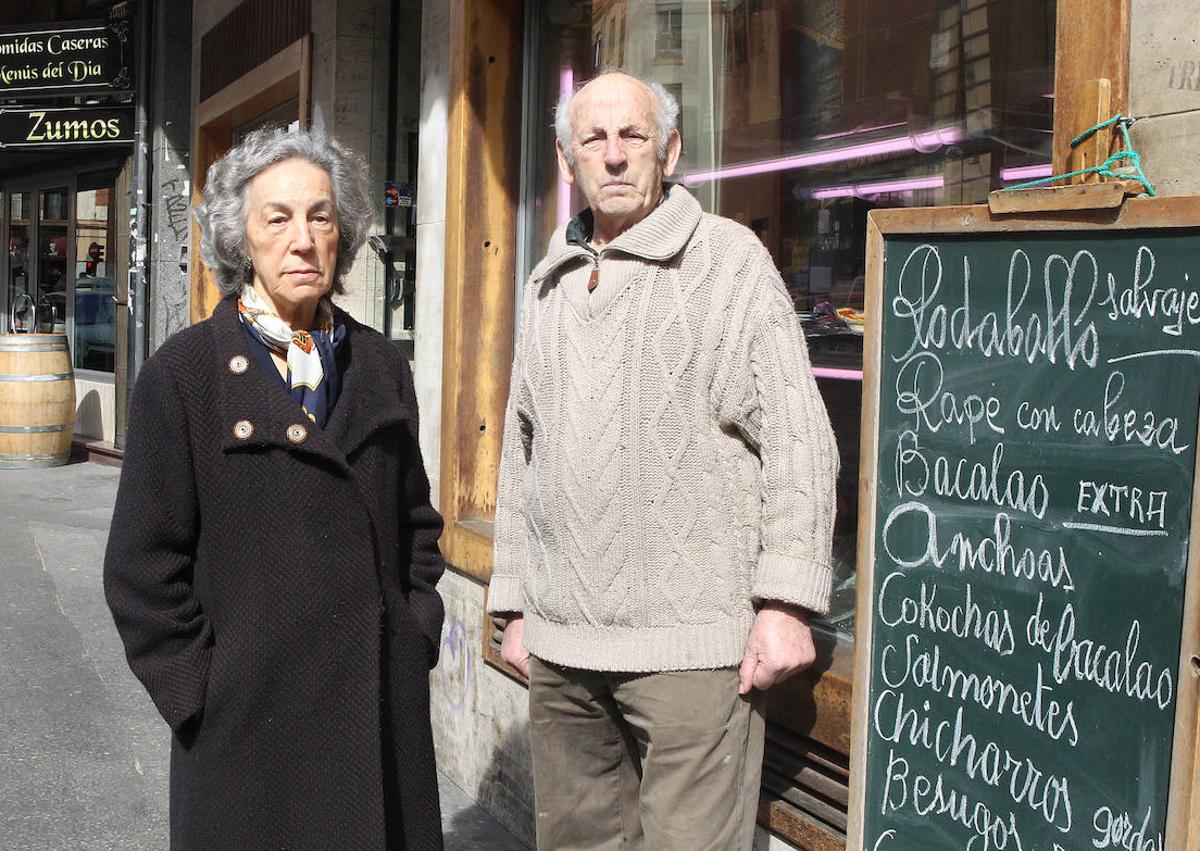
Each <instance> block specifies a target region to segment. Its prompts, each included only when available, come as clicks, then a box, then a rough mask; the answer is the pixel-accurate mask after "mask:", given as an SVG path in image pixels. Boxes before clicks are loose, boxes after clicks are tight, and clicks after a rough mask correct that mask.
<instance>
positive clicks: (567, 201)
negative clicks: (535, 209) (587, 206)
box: [556, 66, 575, 225]
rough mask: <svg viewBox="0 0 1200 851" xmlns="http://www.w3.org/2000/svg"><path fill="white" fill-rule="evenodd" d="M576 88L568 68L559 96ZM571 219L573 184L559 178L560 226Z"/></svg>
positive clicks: (562, 72) (562, 74)
mask: <svg viewBox="0 0 1200 851" xmlns="http://www.w3.org/2000/svg"><path fill="white" fill-rule="evenodd" d="M574 88H575V69H573V68H571V67H570V66H567V67H565V68H562V69H561V70H560V71H559V72H558V96H559V97H560V98H561V97H562V96H563V95H569V94H570V93H571V90H572V89H574ZM569 218H571V184H569V183H567V182H566V181H565V180H563V179H562V176H561V175H560V176H559V178H558V219H557V220H556V221H557V222H558V224H560V225H561V224H562V223H563V222H565V221H567V220H568V219H569Z"/></svg>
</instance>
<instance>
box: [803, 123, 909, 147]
mask: <svg viewBox="0 0 1200 851" xmlns="http://www.w3.org/2000/svg"><path fill="white" fill-rule="evenodd" d="M903 126H904V122H903V121H897V122H896V123H895V124H879V125H876V126H875V127H860V128H859V129H857V130H843V131H842V132H841V133H822V134H821V135H820V136H813V138H814V139H817V140H819V141H822V142H824V141H825V140H827V139H843V138H845V137H846V136H861V135H862V134H863V133H873V132H875V131H876V130H891V129H892V128H893V127H903Z"/></svg>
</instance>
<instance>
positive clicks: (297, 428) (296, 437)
mask: <svg viewBox="0 0 1200 851" xmlns="http://www.w3.org/2000/svg"><path fill="white" fill-rule="evenodd" d="M287 439H288V440H290V441H291V442H292V443H297V444H299V443H303V442H304V441H306V440H308V429H306V428H305V427H304V426H302V425H300V424H299V423H296V424H295V425H290V426H288V429H287Z"/></svg>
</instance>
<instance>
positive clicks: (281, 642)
mask: <svg viewBox="0 0 1200 851" xmlns="http://www.w3.org/2000/svg"><path fill="white" fill-rule="evenodd" d="M339 316H340V318H341V320H342V321H343V322H344V323H345V324H346V326H347V334H346V339H345V342H344V343H343V346H342V348H341V349H340V350H339V358H340V359H341V363H340V366H341V370H340V372H341V375H342V387H341V392H340V395H339V397H338V399H337V402H336V404H335V406H334V408H333V411H332V413H331V414H330V417H329V422H328V423H327V424H326V427H325V429H323V430H322V429H321V428H319V427H318V426H317V425H316V424H314V423H312V422H310V421H309V420H308V419H307V417H305V416H304V414H303V413H302V412H301V411H300V408H299V406H298V405H297V404H296V403H295V402H294V401H292V399H290V398H289V397H288V395H287V393H286V391H285V389H284V387H283V385H282V383H281V382H280V381H279V378H278V376H277V375H269V374H267V373H266V372H265V371H264V370H263V368H262V367H260V366H259V364H258V363H256V362H255V359H254V358H253V357H251V356H250V352H249V350H248V343H247V339H246V337H245V335H244V334H243V332H242V329H241V325H240V320H239V319H238V317H237V312H236V301H235V300H231V299H225V300H223V301H222V302H221V303H220V304H219V306H218V307H217V310H216V312H215V314H214V315H213V317H212V319H210V320H208V321H206V322H202V323H200V324H198V325H195V326H193V327H191V328H188V329H187V330H185V331H182V332H180V333H179V334H177V335H175V336H174V337H172V338H171V339H170V340H168V341H167V342H166V344H165V345H163V346H162V348H161V349H160V350H159V351H158V352H157V353H156V354H155V355H154V356H153V357H151V358H150V359H149V360H148V361H147V362H146V364H145V366H144V368H143V370H142V373H141V376H140V378H139V379H138V383H137V388H136V390H135V392H134V395H133V407H132V411H131V414H130V420H129V427H128V441H127V446H126V453H125V461H124V469H123V470H122V473H121V484H120V489H119V491H118V494H117V503H116V512H115V515H114V520H113V526H112V529H113V531H112V534H111V536H110V538H109V543H108V553H107V556H106V558H105V563H104V583H105V592H106V595H107V598H108V603H109V605H110V606H111V608H112V611H113V615H114V617H115V619H116V623H117V628H118V630H119V631H120V633H121V637H122V639H123V640H124V642H125V649H126V654H127V656H128V659H129V664H130V666H131V667H132V669H133V671H134V673H135V674H136V675H137V676H138V678H139V679H140V680H141V681H142V683H144V684H145V686H146V690H147V691H148V692H149V693H150V697H151V699H152V700H153V701H154V704H155V705H156V706H157V707H158V710H159V712H161V713H162V716H163V718H164V719H166V721H167V723H168V724H169V725H170V727H171V730H172V731H173V733H174V735H173V737H172V749H171V847H172V848H173V849H203V851H216V849H221V851H227V849H228V851H232V849H254V851H260V849H288V851H301V849H313V851H318V849H319V851H329V849H355V850H356V851H357V849H383V848H388V849H410V851H427V849H441V847H442V838H441V818H440V814H439V809H438V793H437V779H436V774H435V771H434V757H433V741H432V734H431V731H430V724H429V692H428V670H429V668H430V667H432V665H433V664H434V661H435V657H436V654H437V648H438V645H439V632H440V629H441V622H442V603H441V599H440V598H439V596H438V594H437V591H435V590H434V585H435V584H436V582H437V581H438V578H439V577H440V576H441V573H442V569H443V563H442V559H441V556H440V554H439V552H438V548H437V539H438V536H439V534H440V532H441V528H442V523H441V518H440V517H439V516H438V514H437V512H436V511H435V510H434V509H433V508H432V507H431V506H430V503H429V483H428V480H427V479H426V477H425V471H424V468H423V466H422V463H421V456H420V452H419V450H418V445H417V407H416V401H415V398H414V394H413V385H412V376H411V374H410V372H409V369H408V365H407V363H406V362H405V360H404V358H403V357H402V356H401V353H400V352H399V351H397V350H396V349H395V348H394V347H393V345H392V344H391V343H390V342H388V341H387V340H386V339H385V338H384V337H382V336H381V335H380V334H377V333H376V332H375V331H373V330H371V329H369V328H366V327H364V326H362V325H360V324H359V323H357V322H355V321H354V320H353V319H351V318H350V317H348V316H346V315H345V314H344V313H341V312H339Z"/></svg>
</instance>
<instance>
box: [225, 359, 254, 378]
mask: <svg viewBox="0 0 1200 851" xmlns="http://www.w3.org/2000/svg"><path fill="white" fill-rule="evenodd" d="M249 366H250V361H248V360H246V356H245V355H234V356H233V357H231V358H230V359H229V371H230V372H232V373H233V374H234V375H241V374H242V373H243V372H245V371H246V369H247V368H248V367H249Z"/></svg>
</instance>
